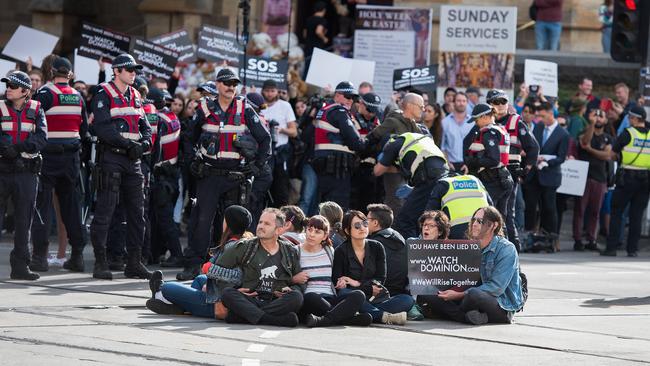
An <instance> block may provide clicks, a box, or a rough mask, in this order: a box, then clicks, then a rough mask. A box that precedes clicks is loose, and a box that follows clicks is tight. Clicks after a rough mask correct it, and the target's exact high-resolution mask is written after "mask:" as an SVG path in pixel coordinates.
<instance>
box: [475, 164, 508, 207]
mask: <svg viewBox="0 0 650 366" xmlns="http://www.w3.org/2000/svg"><path fill="white" fill-rule="evenodd" d="M502 169H503V168H502ZM479 178H480V179H481V182H483V185H484V186H485V189H486V190H487V191H488V194H489V195H490V198H492V203H493V206H494V207H495V208H496V209H497V210H498V211H499V213H501V216H503V219H504V220H505V219H506V217H508V200H509V198H510V195H511V194H512V188H513V187H512V186H513V185H514V183H513V181H512V178H510V179H503V178H498V177H497V178H484V177H482V176H481V175H480V174H479Z"/></svg>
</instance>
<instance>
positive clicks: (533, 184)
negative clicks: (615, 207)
mask: <svg viewBox="0 0 650 366" xmlns="http://www.w3.org/2000/svg"><path fill="white" fill-rule="evenodd" d="M556 191H557V187H546V186H542V185H541V184H539V181H538V180H537V178H535V179H533V180H531V181H530V182H527V183H526V184H525V185H524V200H525V201H526V210H525V211H524V212H525V213H524V217H525V226H524V227H525V228H526V231H532V230H534V229H535V224H536V223H537V204H538V203H539V204H540V210H539V211H540V217H541V225H540V226H541V227H542V229H544V231H546V232H547V233H549V234H553V235H555V233H556V232H557V209H556V207H555V205H556ZM610 227H611V225H610Z"/></svg>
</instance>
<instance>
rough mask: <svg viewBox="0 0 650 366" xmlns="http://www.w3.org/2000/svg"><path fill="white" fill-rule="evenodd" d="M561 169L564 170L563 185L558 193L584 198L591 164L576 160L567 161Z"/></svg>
mask: <svg viewBox="0 0 650 366" xmlns="http://www.w3.org/2000/svg"><path fill="white" fill-rule="evenodd" d="M560 168H561V169H562V185H561V186H560V188H558V189H557V193H564V194H568V195H571V196H582V195H583V194H584V193H585V185H586V184H587V173H588V172H589V162H588V161H582V160H575V159H571V160H565V161H564V163H562V165H561V166H560Z"/></svg>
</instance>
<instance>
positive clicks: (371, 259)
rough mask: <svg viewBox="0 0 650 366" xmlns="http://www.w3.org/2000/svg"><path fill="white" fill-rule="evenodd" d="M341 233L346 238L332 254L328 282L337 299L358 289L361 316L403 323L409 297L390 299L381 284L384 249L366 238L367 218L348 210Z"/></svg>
mask: <svg viewBox="0 0 650 366" xmlns="http://www.w3.org/2000/svg"><path fill="white" fill-rule="evenodd" d="M343 230H344V231H345V233H346V234H347V236H348V239H347V240H346V241H344V242H343V244H341V246H339V247H338V248H336V251H335V252H334V267H333V268H332V281H333V282H334V283H335V284H336V286H335V287H336V289H337V290H338V295H339V296H347V295H348V294H349V293H350V292H352V291H355V290H361V291H363V293H364V294H365V297H366V301H364V303H363V305H362V306H361V309H360V310H359V311H360V312H362V313H368V314H370V315H371V316H372V320H373V322H375V323H384V324H397V325H404V324H406V312H407V311H408V310H409V309H410V308H411V307H412V306H413V304H414V301H413V298H412V297H411V296H409V295H404V294H399V295H396V296H392V297H391V296H390V294H389V293H388V291H387V290H386V288H385V287H384V285H383V283H384V281H385V280H386V253H385V251H384V247H383V246H382V245H381V243H379V242H378V241H375V240H370V239H367V238H368V219H367V218H366V215H364V214H363V213H362V212H359V211H356V210H351V211H348V212H347V213H346V214H345V216H344V217H343Z"/></svg>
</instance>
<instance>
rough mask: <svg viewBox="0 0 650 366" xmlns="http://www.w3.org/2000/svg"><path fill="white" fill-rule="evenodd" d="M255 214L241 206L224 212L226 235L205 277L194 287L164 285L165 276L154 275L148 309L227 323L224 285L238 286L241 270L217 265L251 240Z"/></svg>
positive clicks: (201, 277) (196, 282) (222, 236)
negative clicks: (227, 253)
mask: <svg viewBox="0 0 650 366" xmlns="http://www.w3.org/2000/svg"><path fill="white" fill-rule="evenodd" d="M251 220H252V218H251V214H250V212H248V210H247V209H246V208H244V207H241V206H236V205H233V206H229V207H228V208H226V210H225V211H224V220H223V234H222V235H221V242H220V244H219V246H217V247H216V248H212V249H211V252H212V259H211V260H210V262H208V263H206V264H205V265H204V266H203V273H204V274H202V275H199V276H197V277H196V278H195V279H194V281H193V282H192V285H191V286H187V285H184V284H182V283H179V282H165V281H163V273H162V272H161V271H154V273H153V275H152V277H151V279H150V280H149V287H150V288H151V299H149V300H147V308H148V309H149V310H151V311H153V312H154V313H158V314H165V315H168V314H179V315H180V314H183V313H186V312H187V313H190V314H192V315H195V316H201V317H206V318H215V317H216V318H217V319H223V318H224V317H225V313H224V310H225V308H224V306H223V304H222V303H221V290H220V287H221V286H223V285H228V284H229V285H230V286H238V285H239V284H240V282H241V270H240V269H239V268H235V269H226V268H223V267H219V266H217V265H215V264H214V262H215V261H216V259H217V258H219V256H221V254H222V253H223V251H224V250H228V249H230V248H231V247H234V246H235V244H236V243H237V242H238V241H239V240H240V239H242V238H251V237H252V234H251V233H249V232H247V231H246V229H247V228H248V227H249V226H250V224H251Z"/></svg>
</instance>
